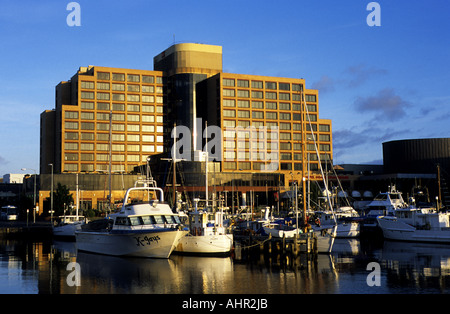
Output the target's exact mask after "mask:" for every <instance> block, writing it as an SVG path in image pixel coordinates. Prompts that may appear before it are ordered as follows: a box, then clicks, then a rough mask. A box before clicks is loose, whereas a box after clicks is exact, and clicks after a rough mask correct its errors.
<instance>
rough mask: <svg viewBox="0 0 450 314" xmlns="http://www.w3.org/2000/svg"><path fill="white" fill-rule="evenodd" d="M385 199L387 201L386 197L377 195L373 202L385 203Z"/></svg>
mask: <svg viewBox="0 0 450 314" xmlns="http://www.w3.org/2000/svg"><path fill="white" fill-rule="evenodd" d="M386 199H387V195H386V194H378V195H377V196H375V198H374V200H375V201H385V200H386Z"/></svg>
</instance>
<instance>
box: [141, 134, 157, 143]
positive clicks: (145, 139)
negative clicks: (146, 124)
mask: <svg viewBox="0 0 450 314" xmlns="http://www.w3.org/2000/svg"><path fill="white" fill-rule="evenodd" d="M154 141H155V136H154V135H142V142H154Z"/></svg>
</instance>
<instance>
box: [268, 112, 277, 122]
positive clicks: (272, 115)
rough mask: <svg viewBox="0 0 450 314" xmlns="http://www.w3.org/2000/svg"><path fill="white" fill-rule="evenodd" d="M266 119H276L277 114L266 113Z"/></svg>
mask: <svg viewBox="0 0 450 314" xmlns="http://www.w3.org/2000/svg"><path fill="white" fill-rule="evenodd" d="M266 119H272V120H276V119H277V113H276V112H266Z"/></svg>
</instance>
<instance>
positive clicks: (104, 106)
mask: <svg viewBox="0 0 450 314" xmlns="http://www.w3.org/2000/svg"><path fill="white" fill-rule="evenodd" d="M80 104H81V106H80V107H81V109H85V110H95V104H96V103H94V102H87V101H82V102H81V103H80ZM110 108H111V106H110V104H109V103H105V102H97V110H107V111H110ZM125 108H126V109H127V111H132V112H140V111H141V110H142V112H145V113H147V112H148V113H151V112H156V113H163V111H164V109H163V106H156V111H155V106H154V105H138V104H127V105H125V104H118V103H113V104H112V111H125Z"/></svg>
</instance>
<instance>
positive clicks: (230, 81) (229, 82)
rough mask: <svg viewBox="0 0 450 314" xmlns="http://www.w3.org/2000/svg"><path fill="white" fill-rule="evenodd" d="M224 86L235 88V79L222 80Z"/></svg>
mask: <svg viewBox="0 0 450 314" xmlns="http://www.w3.org/2000/svg"><path fill="white" fill-rule="evenodd" d="M222 85H223V86H235V85H234V80H233V79H226V78H224V79H223V80H222Z"/></svg>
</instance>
